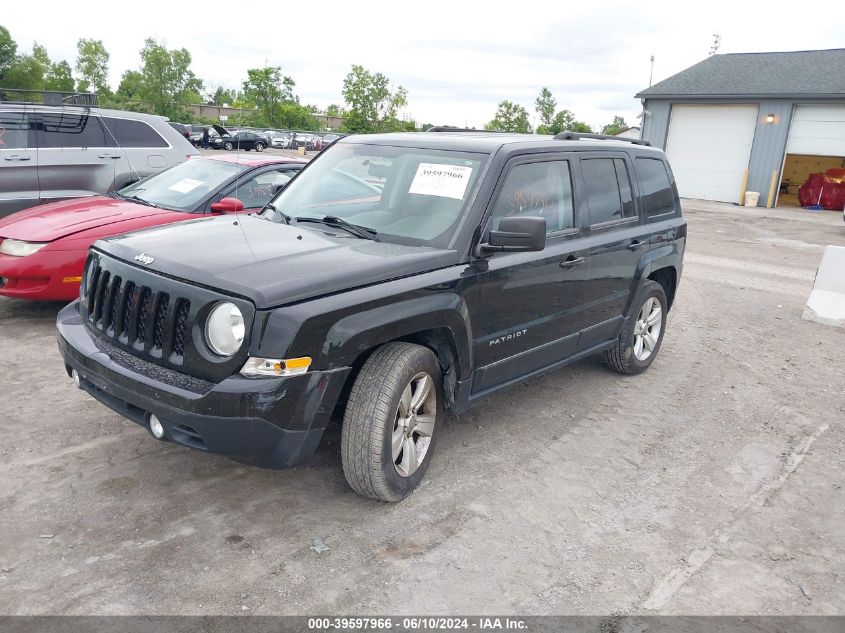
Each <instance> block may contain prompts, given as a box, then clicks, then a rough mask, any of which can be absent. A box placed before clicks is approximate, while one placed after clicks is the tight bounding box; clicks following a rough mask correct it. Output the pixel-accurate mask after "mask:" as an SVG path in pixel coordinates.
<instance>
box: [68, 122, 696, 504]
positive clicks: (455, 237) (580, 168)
mask: <svg viewBox="0 0 845 633" xmlns="http://www.w3.org/2000/svg"><path fill="white" fill-rule="evenodd" d="M645 145H646V144H644V143H642V142H639V141H634V142H625V141H620V140H610V139H607V138H604V137H595V136H589V137H588V135H577V134H567V133H564V134H559V135H558V136H557V137H555V138H552V137H543V136H527V135H510V134H508V135H506V134H493V133H471V132H459V131H457V132H456V131H452V132H426V133H419V134H391V135H373V136H357V137H354V136H353V137H347V138H344V139H342V140H340V141H338V142H337V143H335V144H334V145H333V146H332V147H330V148H329V149H328V150H326V151H325V152H324V153H323V154H321V155H320V156H318V157H317V158H316V159H314V160H313V161H312V162H311V163H310V164H309V165H308V166H307V167H306V168H305V169H304V170H302V171H301V172H300V173H299V174H298V175H297V176H296V177H295V178H294V179H293V180H292V181H291V182H290V183H289V184H288V185H287V186H286V187H285V188H284V189H283V190H281V192H279V193H278V194H277V195H276V196H275V197H274V198H273V200H272V201H271V203H270V204H268V205H267V206H266V207H265V208H264V209H263V210H262V211H261V212H260V213H258V214H255V215H251V216H233V215H230V216H222V217H216V218H209V219H199V220H195V221H189V222H183V223H180V224H177V225H169V226H166V227H160V228H153V229H151V230H147V231H141V232H138V233H134V234H130V235H128V236H124V237H122V238H114V239H108V240H104V241H100V242H97V243H96V244H95V245H94V246H93V248H92V249H91V252H90V255H89V257H88V261H87V264H86V269H85V273H84V278H83V283H82V287H81V296H80V299H79V300H78V301H77V302H75V303H72V304H71V305H69V306H68V307H66V308H65V309H63V310H62V311H61V312H60V313H59V315H58V333H59V335H58V342H59V348H60V350H61V353H62V356H63V357H64V362H65V364H66V369H67V372H68V374H69V375H70V376H71V377H72V378H73V379H74V381H75V382H76V383H77V385H78V386H79V387H81V388H82V389H84V390H85V391H87V392H88V393H89V394H90V395H92V396H93V397H94V398H96V399H97V400H99V401H100V402H102V403H103V404H105V405H106V406H108V407H110V408H112V409H114V410H115V411H117V412H119V413H120V414H122V415H124V416H126V417H127V418H129V419H130V420H133V421H134V422H137V423H139V424H142V425H144V426H145V427H146V428H147V429H148V430H149V431H150V432H151V433H152V435H153V436H154V437H156V438H158V439H162V440H169V441H172V442H176V443H178V444H182V445H184V446H189V447H192V448H195V449H199V450H202V451H208V452H212V453H221V454H225V455H228V456H230V457H232V458H234V459H236V460H239V461H243V462H247V463H250V464H255V465H258V466H266V467H274V468H281V467H286V466H292V465H294V464H297V463H300V462H302V461H303V460H304V459H306V458H308V457H309V455H310V454H311V453H312V452H313V451H314V450H315V448H316V447H317V445H318V443H319V442H320V438H321V436H322V434H323V431H324V429H325V428H326V426H327V424H328V423H329V420H330V418H331V417H332V414H333V413H334V412H337V413H338V414H342V416H343V429H342V441H341V444H342V447H341V451H342V462H343V469H344V472H345V474H346V477H347V479H348V481H349V484H350V485H351V486H352V487H353V488H354V489H355V490H356V491H358V492H359V493H361V494H363V495H366V496H369V497H373V498H376V499H382V500H385V501H397V500H399V499H401V498H403V497H404V496H405V495H407V494H408V493H409V492H410V491H411V490H413V489H414V487H415V486H416V485H417V484H418V483H419V481H420V479H421V478H422V477H423V475H424V474H425V471H426V470H427V468H428V465H429V463H430V462H431V456H432V453H433V451H434V447H435V443H436V442H437V437H438V429H439V426H440V425H441V423H442V421H443V417H444V411H446V410H448V409H451V410H453V411H455V412H458V413H459V412H461V411H464V410H465V409H466V408H467V407H468V406H470V405H471V404H472V403H473V402H475V401H476V400H478V399H480V398H483V397H484V396H487V395H489V394H490V393H492V392H494V391H496V390H498V389H501V388H503V387H506V386H508V385H511V384H513V383H516V382H519V381H521V380H524V379H526V378H528V377H531V376H536V375H538V374H540V373H542V372H546V371H549V370H553V369H556V368H559V367H562V366H563V365H565V364H567V363H571V362H573V361H575V360H577V359H579V358H582V357H584V356H586V355H588V354H593V353H596V352H601V353H602V354H603V355H604V359H605V361H606V363H607V364H608V365H609V366H610V367H611V368H612V369H615V370H616V371H619V372H623V373H627V374H636V373H639V372H641V371H643V370H645V369H646V368H647V367H648V366H649V365H650V364H651V363H652V361H653V360H654V358H655V356H656V355H657V353H658V351H659V349H660V343H661V341H662V339H663V333H664V331H665V327H666V315H667V312H668V311H669V308H670V307H671V306H672V300H673V298H674V296H675V290H676V288H677V285H678V281H679V279H680V276H681V266H682V259H683V252H684V244H685V240H686V222H685V221H684V219H683V218H682V217H681V207H680V202H679V200H678V194H677V190H676V187H675V184H674V180H673V177H672V172H671V170H670V169H669V165H668V164H667V162H666V157H665V156H664V154H663V152H661V151H660V150H657V149H653V148H650V147H647V146H645ZM538 441H539V440H538Z"/></svg>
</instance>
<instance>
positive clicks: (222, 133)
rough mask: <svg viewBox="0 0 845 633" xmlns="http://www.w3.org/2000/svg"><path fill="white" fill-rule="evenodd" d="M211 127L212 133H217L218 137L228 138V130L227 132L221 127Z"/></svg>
mask: <svg viewBox="0 0 845 633" xmlns="http://www.w3.org/2000/svg"><path fill="white" fill-rule="evenodd" d="M211 127H213V128H214V131H215V132H217V133H218V134H219V135H220V136H229V130H227V129H226V128H225V127H223V126H222V125H212V126H211Z"/></svg>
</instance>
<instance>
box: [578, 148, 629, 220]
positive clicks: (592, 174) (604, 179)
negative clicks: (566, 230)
mask: <svg viewBox="0 0 845 633" xmlns="http://www.w3.org/2000/svg"><path fill="white" fill-rule="evenodd" d="M581 169H582V171H583V172H584V182H585V184H586V189H587V202H588V204H589V207H590V224H591V225H594V224H603V223H605V222H614V221H618V220H624V219H625V218H631V217H634V216H635V214H636V212H635V209H634V200H633V195H632V193H631V181H630V177H629V176H628V168H627V166H626V165H625V161H624V160H622V159H621V158H587V159H583V160H582V161H581Z"/></svg>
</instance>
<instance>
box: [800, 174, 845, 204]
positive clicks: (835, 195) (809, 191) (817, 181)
mask: <svg viewBox="0 0 845 633" xmlns="http://www.w3.org/2000/svg"><path fill="white" fill-rule="evenodd" d="M798 202H799V203H800V204H801V206H802V207H812V206H817V205H818V206H821V207H822V208H823V209H827V210H829V211H843V210H845V169H828V170H827V171H826V172H824V173H823V174H810V177H809V178H807V182H805V183H804V184H803V185H801V188H800V189H799V190H798Z"/></svg>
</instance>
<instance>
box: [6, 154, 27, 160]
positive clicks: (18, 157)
mask: <svg viewBox="0 0 845 633" xmlns="http://www.w3.org/2000/svg"><path fill="white" fill-rule="evenodd" d="M29 158H30V157H29V156H19V155H18V154H12V155H11V156H6V160H29Z"/></svg>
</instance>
